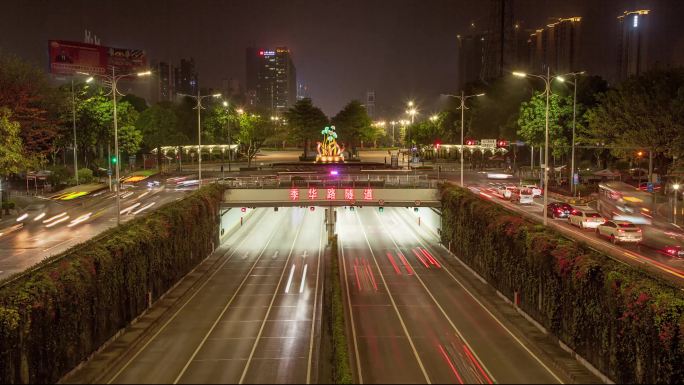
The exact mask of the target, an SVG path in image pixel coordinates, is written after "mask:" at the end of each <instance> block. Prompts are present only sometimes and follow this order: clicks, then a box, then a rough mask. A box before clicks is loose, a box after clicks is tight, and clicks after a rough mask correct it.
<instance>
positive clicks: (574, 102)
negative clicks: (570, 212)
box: [558, 71, 585, 196]
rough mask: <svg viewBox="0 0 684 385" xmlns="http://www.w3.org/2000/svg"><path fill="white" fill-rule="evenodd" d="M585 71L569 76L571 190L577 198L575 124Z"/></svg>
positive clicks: (562, 78)
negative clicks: (570, 78)
mask: <svg viewBox="0 0 684 385" xmlns="http://www.w3.org/2000/svg"><path fill="white" fill-rule="evenodd" d="M584 72H585V71H580V72H573V73H571V74H569V76H572V89H573V95H572V155H571V157H570V159H571V160H570V179H569V181H570V189H571V191H572V195H573V196H575V193H576V190H577V187H576V186H575V178H574V176H575V124H576V121H577V76H578V75H584ZM558 80H560V81H561V82H565V78H564V77H562V76H559V77H558Z"/></svg>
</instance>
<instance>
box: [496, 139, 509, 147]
mask: <svg viewBox="0 0 684 385" xmlns="http://www.w3.org/2000/svg"><path fill="white" fill-rule="evenodd" d="M496 147H498V148H505V147H508V141H507V140H504V139H499V140H498V141H497V142H496Z"/></svg>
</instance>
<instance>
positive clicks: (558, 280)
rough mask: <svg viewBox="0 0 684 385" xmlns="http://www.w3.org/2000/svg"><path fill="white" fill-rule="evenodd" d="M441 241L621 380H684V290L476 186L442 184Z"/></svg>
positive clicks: (592, 361)
mask: <svg viewBox="0 0 684 385" xmlns="http://www.w3.org/2000/svg"><path fill="white" fill-rule="evenodd" d="M442 220H443V221H442V232H441V236H442V242H443V244H445V245H448V246H449V247H450V249H451V250H452V251H453V252H454V253H455V254H456V255H458V256H459V258H460V259H461V260H463V261H464V262H465V263H466V264H468V265H469V266H470V267H471V268H473V269H474V270H475V271H476V272H477V273H478V274H480V275H481V276H483V277H484V278H485V279H486V280H487V281H488V282H489V283H490V284H491V285H492V286H494V287H495V288H496V289H497V290H499V291H500V292H501V293H503V294H504V295H506V296H507V297H508V298H510V299H511V300H513V301H515V302H516V303H517V304H518V306H519V307H520V308H521V309H522V310H523V311H525V312H526V313H527V314H529V315H530V316H531V317H533V318H534V319H535V320H536V321H537V322H539V323H540V324H541V325H542V326H543V327H544V328H546V329H547V330H548V331H549V332H550V333H552V334H553V335H555V336H556V337H558V339H559V340H560V341H561V342H563V343H564V344H565V345H567V346H569V347H570V348H571V349H572V350H574V351H575V352H576V353H577V354H579V355H580V356H582V357H583V358H584V359H586V360H587V361H588V362H589V363H591V364H592V365H593V366H594V367H596V368H597V369H599V370H600V371H601V372H603V373H604V374H605V375H607V376H608V377H609V378H610V379H612V380H613V381H615V382H618V383H682V382H684V365H682V358H683V357H684V293H682V291H681V290H679V289H677V288H675V287H673V286H671V285H669V284H668V283H667V282H665V281H661V280H660V279H658V278H654V277H651V276H649V275H647V274H646V273H644V272H642V271H640V270H637V269H636V268H633V267H630V266H626V265H623V264H620V263H617V262H615V261H614V260H612V259H610V258H608V257H607V256H606V255H603V254H600V253H597V252H595V251H593V250H590V249H589V248H587V247H586V246H584V245H582V244H578V243H577V242H573V241H571V240H568V239H566V238H564V237H563V236H561V235H560V234H559V233H557V232H555V231H552V230H549V229H547V228H544V227H543V226H541V225H538V224H536V223H532V222H529V221H526V220H524V219H522V218H520V216H519V215H517V214H515V213H513V212H511V211H508V210H506V209H504V208H502V207H500V206H498V205H496V204H493V203H491V202H488V201H486V200H484V199H480V198H478V197H477V196H476V195H474V194H472V193H471V192H470V191H467V190H464V189H461V188H458V187H454V186H449V187H444V188H443V189H442Z"/></svg>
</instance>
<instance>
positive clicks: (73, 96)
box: [71, 76, 93, 185]
mask: <svg viewBox="0 0 684 385" xmlns="http://www.w3.org/2000/svg"><path fill="white" fill-rule="evenodd" d="M92 81H93V77H92V76H90V77H88V79H86V81H85V82H86V83H90V82H92ZM71 117H72V121H73V126H74V178H75V179H76V185H78V156H77V155H76V147H77V146H78V142H77V141H76V91H75V90H74V78H73V77H72V78H71Z"/></svg>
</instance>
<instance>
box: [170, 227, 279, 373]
mask: <svg viewBox="0 0 684 385" xmlns="http://www.w3.org/2000/svg"><path fill="white" fill-rule="evenodd" d="M274 236H275V231H273V232H271V236H270V237H269V239H268V242H266V245H264V248H263V249H262V250H261V253H259V256H258V257H257V259H256V261H254V264H253V265H252V267H251V268H250V269H249V271H248V272H247V274H245V277H244V278H243V279H242V282H240V286H238V288H237V290H235V292H234V293H233V295H232V296H231V297H230V300H229V301H228V303H227V304H226V306H224V307H223V309H222V310H221V313H220V314H219V316H218V317H216V320H215V321H214V324H213V325H211V328H209V331H208V332H207V333H206V334H205V335H204V338H203V339H202V341H201V342H200V344H199V345H198V346H197V348H196V349H195V351H194V352H193V353H192V356H190V359H189V360H188V362H186V363H185V366H184V367H183V369H182V370H181V372H180V373H178V376H177V377H176V379H175V380H174V381H173V383H174V384H177V383H178V382H179V381H180V379H181V377H183V375H184V374H185V371H186V370H188V367H190V364H191V363H192V361H193V360H194V359H195V357H196V356H197V354H198V353H199V351H200V350H201V349H202V347H204V344H205V343H206V342H207V339H208V338H209V336H210V335H211V333H213V332H214V329H216V326H217V325H218V324H219V321H220V320H221V318H223V315H224V314H226V312H227V311H228V309H229V308H230V305H232V304H233V301H234V300H235V298H236V297H237V295H238V294H239V293H240V291H241V289H242V288H243V287H244V286H245V283H246V282H247V280H248V279H249V278H250V276H251V275H252V271H254V268H256V266H257V264H258V263H259V261H260V260H261V256H263V255H264V253H265V252H266V249H267V248H268V245H270V244H271V241H272V240H273V237H274ZM286 265H287V264H286Z"/></svg>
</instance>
